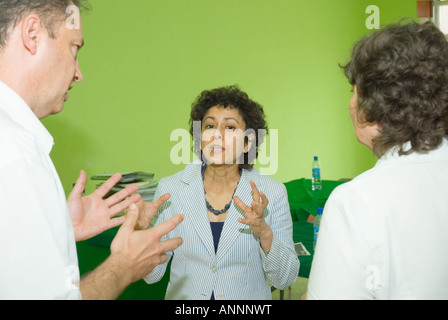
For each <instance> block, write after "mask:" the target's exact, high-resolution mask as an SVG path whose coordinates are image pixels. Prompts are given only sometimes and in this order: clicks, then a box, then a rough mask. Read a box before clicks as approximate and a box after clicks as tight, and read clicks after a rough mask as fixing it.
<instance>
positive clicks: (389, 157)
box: [376, 138, 448, 166]
mask: <svg viewBox="0 0 448 320" xmlns="http://www.w3.org/2000/svg"><path fill="white" fill-rule="evenodd" d="M410 148H411V143H410V142H406V143H405V144H404V146H403V150H409V149H410ZM398 150H399V148H398V147H397V146H395V147H392V148H391V149H389V150H388V151H387V152H386V153H385V154H384V155H383V156H382V157H381V158H380V159H379V160H378V162H377V165H376V166H382V165H385V164H387V163H399V164H404V163H409V164H410V163H419V162H428V161H448V139H446V138H444V139H443V141H442V143H441V144H440V146H439V147H437V148H436V149H434V150H431V151H428V152H412V153H411V154H409V155H401V156H400V155H399V154H398Z"/></svg>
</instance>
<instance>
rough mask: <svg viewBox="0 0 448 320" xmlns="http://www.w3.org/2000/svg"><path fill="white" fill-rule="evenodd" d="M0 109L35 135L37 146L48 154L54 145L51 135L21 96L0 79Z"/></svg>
mask: <svg viewBox="0 0 448 320" xmlns="http://www.w3.org/2000/svg"><path fill="white" fill-rule="evenodd" d="M0 109H2V110H3V111H4V112H5V113H6V114H7V115H8V116H9V117H11V119H12V120H14V121H15V122H16V123H17V124H18V125H20V126H21V127H23V128H24V129H25V130H26V131H28V132H31V133H32V134H33V135H34V136H35V137H36V140H37V143H38V145H39V148H42V151H44V152H46V153H47V154H50V152H51V149H52V148H53V145H54V140H53V137H52V136H51V134H50V133H49V132H48V130H47V129H46V128H45V127H44V125H43V124H42V122H41V121H40V120H39V118H37V116H36V115H35V114H34V112H33V111H32V110H31V108H30V107H29V106H28V105H27V104H26V102H25V101H24V100H23V99H22V97H20V96H19V95H18V94H17V93H16V92H15V91H14V90H12V89H11V88H10V87H8V86H7V85H6V84H5V83H3V82H2V81H0Z"/></svg>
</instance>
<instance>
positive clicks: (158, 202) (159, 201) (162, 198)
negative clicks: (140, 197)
mask: <svg viewBox="0 0 448 320" xmlns="http://www.w3.org/2000/svg"><path fill="white" fill-rule="evenodd" d="M170 197H171V195H170V194H169V193H165V194H164V195H162V196H160V197H159V199H157V200H156V201H153V202H151V203H150V205H151V207H155V208H157V209H159V207H160V206H161V205H162V204H164V203H165V202H166V201H167V200H168V199H169V198H170Z"/></svg>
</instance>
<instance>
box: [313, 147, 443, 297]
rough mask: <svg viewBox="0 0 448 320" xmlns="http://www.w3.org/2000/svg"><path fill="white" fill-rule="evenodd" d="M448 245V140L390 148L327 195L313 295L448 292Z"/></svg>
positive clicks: (358, 295) (315, 263)
mask: <svg viewBox="0 0 448 320" xmlns="http://www.w3.org/2000/svg"><path fill="white" fill-rule="evenodd" d="M405 150H406V149H405ZM447 250H448V141H447V140H445V141H444V142H443V145H442V146H441V147H439V148H438V149H437V150H434V151H431V152H429V153H415V152H414V153H412V154H410V155H408V156H398V153H397V151H396V149H393V150H390V151H389V152H388V153H386V154H385V155H384V156H383V157H382V158H381V159H380V160H379V161H378V163H377V164H376V166H375V167H374V168H373V169H371V170H369V171H366V172H365V173H363V174H361V175H360V176H358V177H356V178H355V179H354V180H352V181H351V182H348V183H346V184H343V185H341V186H340V187H338V188H337V189H335V190H334V192H333V193H332V194H331V196H330V198H329V199H328V201H327V203H326V206H325V209H324V213H323V218H322V223H321V228H320V230H319V236H318V241H317V248H316V254H315V256H314V259H313V264H312V267H311V274H310V279H309V284H308V298H309V299H448V254H447V252H448V251H447Z"/></svg>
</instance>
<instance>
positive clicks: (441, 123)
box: [343, 21, 448, 157]
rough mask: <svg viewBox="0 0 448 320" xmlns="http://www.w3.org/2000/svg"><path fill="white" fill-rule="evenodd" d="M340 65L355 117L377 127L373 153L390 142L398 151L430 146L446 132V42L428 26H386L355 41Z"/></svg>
mask: <svg viewBox="0 0 448 320" xmlns="http://www.w3.org/2000/svg"><path fill="white" fill-rule="evenodd" d="M343 68H344V71H345V75H346V77H347V78H348V80H349V82H350V83H351V84H352V85H356V87H357V91H358V119H360V121H361V122H368V123H377V124H379V126H380V134H379V136H378V137H376V138H375V139H374V140H373V141H372V142H373V152H374V154H375V155H376V156H378V157H381V156H382V155H383V154H384V153H385V152H386V151H388V150H389V149H390V148H392V147H394V146H398V147H399V149H398V150H399V154H400V155H404V154H410V153H412V152H425V151H430V150H434V149H436V148H437V147H438V146H440V144H441V143H442V141H443V139H444V138H445V137H447V136H448V42H447V40H446V39H445V36H444V35H443V33H442V32H440V30H439V29H437V27H435V26H434V24H432V23H430V22H427V23H425V24H418V23H416V22H414V21H412V22H405V21H401V22H400V23H398V24H393V25H390V26H387V27H385V28H383V29H381V30H379V31H377V32H375V33H373V34H371V35H369V36H367V37H365V38H364V39H362V40H360V41H359V42H358V43H357V44H356V45H355V47H354V49H353V53H352V58H351V60H350V61H349V63H348V64H347V65H346V66H344V67H343ZM407 142H410V148H409V149H408V150H404V147H405V146H404V144H405V143H407Z"/></svg>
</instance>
